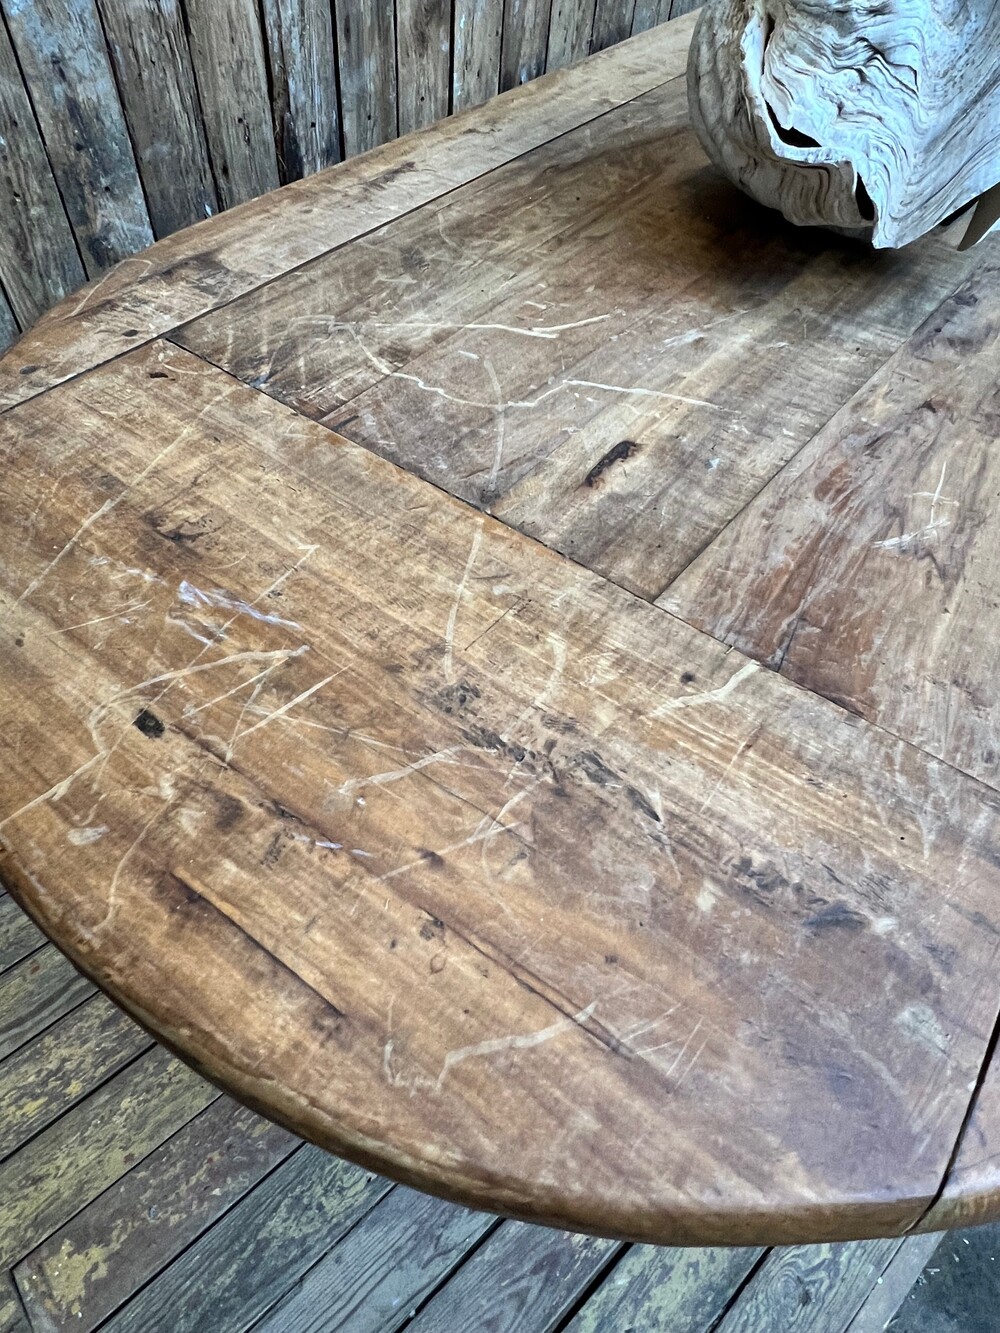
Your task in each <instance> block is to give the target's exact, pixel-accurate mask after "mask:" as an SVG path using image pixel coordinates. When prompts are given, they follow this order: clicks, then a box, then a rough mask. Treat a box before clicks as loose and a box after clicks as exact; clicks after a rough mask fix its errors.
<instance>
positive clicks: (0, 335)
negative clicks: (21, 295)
mask: <svg viewBox="0 0 1000 1333" xmlns="http://www.w3.org/2000/svg"><path fill="white" fill-rule="evenodd" d="M19 332H20V329H19V328H18V327H17V320H16V319H15V318H14V312H13V310H11V308H10V303H9V302H8V300H7V297H6V296H5V295H4V290H3V288H2V287H0V352H2V351H3V350H4V349H5V348H7V347H9V346H10V345H11V343H12V342H13V341H14V339H15V338H16V337H17V335H18V333H19Z"/></svg>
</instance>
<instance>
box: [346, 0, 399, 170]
mask: <svg viewBox="0 0 1000 1333" xmlns="http://www.w3.org/2000/svg"><path fill="white" fill-rule="evenodd" d="M337 42H338V50H339V52H340V104H341V108H342V113H343V124H344V150H345V152H346V153H347V154H348V155H351V154H352V153H363V152H365V151H366V150H367V149H369V148H375V147H377V146H378V145H379V144H382V143H388V141H389V140H390V139H394V138H395V137H396V135H397V132H398V122H397V116H396V32H395V22H394V18H393V6H392V5H387V4H380V5H372V4H369V3H368V0H338V3H337Z"/></svg>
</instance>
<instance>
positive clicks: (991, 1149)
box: [918, 1048, 1000, 1232]
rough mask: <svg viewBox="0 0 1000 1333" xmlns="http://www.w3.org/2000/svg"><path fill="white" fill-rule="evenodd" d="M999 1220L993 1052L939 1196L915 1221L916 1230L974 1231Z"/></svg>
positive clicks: (999, 1105)
mask: <svg viewBox="0 0 1000 1333" xmlns="http://www.w3.org/2000/svg"><path fill="white" fill-rule="evenodd" d="M998 1218H1000V1067H998V1061H997V1058H996V1050H995V1048H994V1050H993V1052H992V1053H991V1057H990V1060H989V1061H988V1063H987V1064H986V1065H985V1067H984V1069H983V1071H982V1075H981V1081H980V1083H979V1086H978V1087H977V1089H976V1092H975V1096H974V1098H973V1102H972V1107H971V1109H970V1113H969V1117H968V1120H967V1122H966V1124H965V1125H964V1126H963V1127H962V1132H961V1134H960V1135H959V1136H958V1137H957V1139H956V1143H955V1152H954V1160H953V1161H952V1162H951V1163H950V1164H949V1167H948V1172H947V1174H946V1176H945V1178H944V1181H943V1183H942V1186H941V1191H940V1195H939V1197H937V1198H936V1199H934V1201H933V1203H932V1205H931V1206H930V1208H928V1210H927V1211H926V1212H925V1213H924V1215H923V1216H922V1217H921V1219H920V1223H919V1226H918V1230H921V1231H928V1232H933V1231H938V1230H943V1229H945V1228H949V1229H950V1228H954V1227H962V1226H978V1225H980V1224H981V1223H984V1222H995V1221H996V1220H997V1219H998Z"/></svg>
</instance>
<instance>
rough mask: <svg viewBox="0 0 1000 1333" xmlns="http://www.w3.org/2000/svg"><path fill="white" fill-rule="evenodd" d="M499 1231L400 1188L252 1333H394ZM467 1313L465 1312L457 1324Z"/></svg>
mask: <svg viewBox="0 0 1000 1333" xmlns="http://www.w3.org/2000/svg"><path fill="white" fill-rule="evenodd" d="M496 1225H497V1220H496V1218H493V1217H490V1216H488V1215H487V1214H485V1213H472V1212H469V1211H468V1210H467V1209H464V1208H456V1207H455V1206H454V1204H450V1203H445V1202H444V1201H443V1200H441V1199H435V1198H434V1197H433V1196H431V1195H428V1194H415V1193H414V1192H413V1191H412V1190H408V1189H406V1188H405V1186H402V1185H400V1186H398V1187H397V1188H396V1189H394V1190H393V1191H392V1192H391V1193H390V1194H389V1195H388V1197H387V1198H384V1199H383V1200H382V1201H381V1203H379V1204H378V1205H377V1207H375V1208H373V1209H372V1210H371V1212H370V1213H369V1214H368V1216H367V1217H365V1218H363V1219H362V1220H361V1221H360V1222H359V1223H358V1225H357V1226H356V1227H355V1228H354V1229H353V1230H352V1231H351V1232H350V1233H349V1235H347V1236H346V1237H345V1238H344V1240H342V1241H341V1242H340V1243H339V1245H336V1246H335V1247H334V1249H332V1250H331V1251H330V1253H329V1254H328V1255H327V1256H326V1257H325V1258H323V1259H321V1260H320V1261H319V1263H318V1264H316V1265H315V1267H313V1268H311V1269H310V1270H309V1272H308V1273H307V1274H306V1275H305V1277H303V1278H302V1280H301V1282H300V1283H299V1284H298V1286H296V1287H294V1288H293V1289H292V1291H290V1292H289V1293H288V1295H287V1296H286V1297H285V1299H284V1300H283V1301H281V1302H280V1303H279V1304H278V1305H276V1306H274V1307H273V1309H272V1310H271V1312H270V1313H269V1314H268V1315H267V1317H266V1318H264V1319H263V1320H262V1321H261V1323H260V1324H257V1325H256V1326H255V1333H287V1331H288V1330H289V1329H293V1328H294V1329H295V1330H296V1333H326V1330H328V1329H332V1328H335V1329H337V1333H395V1330H396V1329H398V1328H401V1327H402V1326H403V1325H404V1324H406V1323H407V1321H408V1320H409V1319H410V1318H411V1316H412V1315H413V1313H414V1311H415V1310H416V1309H417V1308H418V1307H419V1306H420V1305H421V1304H423V1302H424V1301H425V1300H426V1298H427V1297H428V1296H430V1295H431V1293H432V1292H433V1291H434V1290H435V1288H436V1287H438V1286H439V1285H440V1284H441V1283H442V1282H444V1281H445V1280H446V1279H447V1277H448V1275H449V1274H450V1273H451V1272H452V1270H453V1269H454V1268H455V1267H456V1265H457V1264H459V1263H460V1262H461V1260H462V1259H463V1257H464V1256H465V1255H466V1253H467V1252H468V1251H469V1249H470V1248H471V1247H472V1246H473V1245H475V1244H476V1243H477V1242H478V1241H480V1240H481V1239H482V1238H483V1237H484V1236H485V1235H486V1234H487V1233H488V1232H489V1231H490V1230H491V1229H493V1228H494V1227H495V1226H496ZM468 1318H469V1311H468V1309H467V1308H466V1307H464V1306H463V1307H462V1309H461V1311H460V1324H461V1326H465V1321H466V1320H467V1319H468Z"/></svg>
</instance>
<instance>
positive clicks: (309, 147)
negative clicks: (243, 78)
mask: <svg viewBox="0 0 1000 1333" xmlns="http://www.w3.org/2000/svg"><path fill="white" fill-rule="evenodd" d="M263 3H264V22H265V24H266V28H267V46H268V57H269V60H270V65H271V99H272V103H273V114H274V126H275V133H276V138H277V143H278V159H279V161H278V167H279V172H280V175H281V179H282V181H283V182H288V181H293V180H299V178H300V177H302V176H309V175H311V174H312V172H314V171H321V170H322V169H323V167H329V166H331V165H332V164H333V163H334V162H339V161H340V112H339V109H338V107H337V74H336V50H335V47H334V40H333V17H332V14H331V10H330V0H263Z"/></svg>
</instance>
